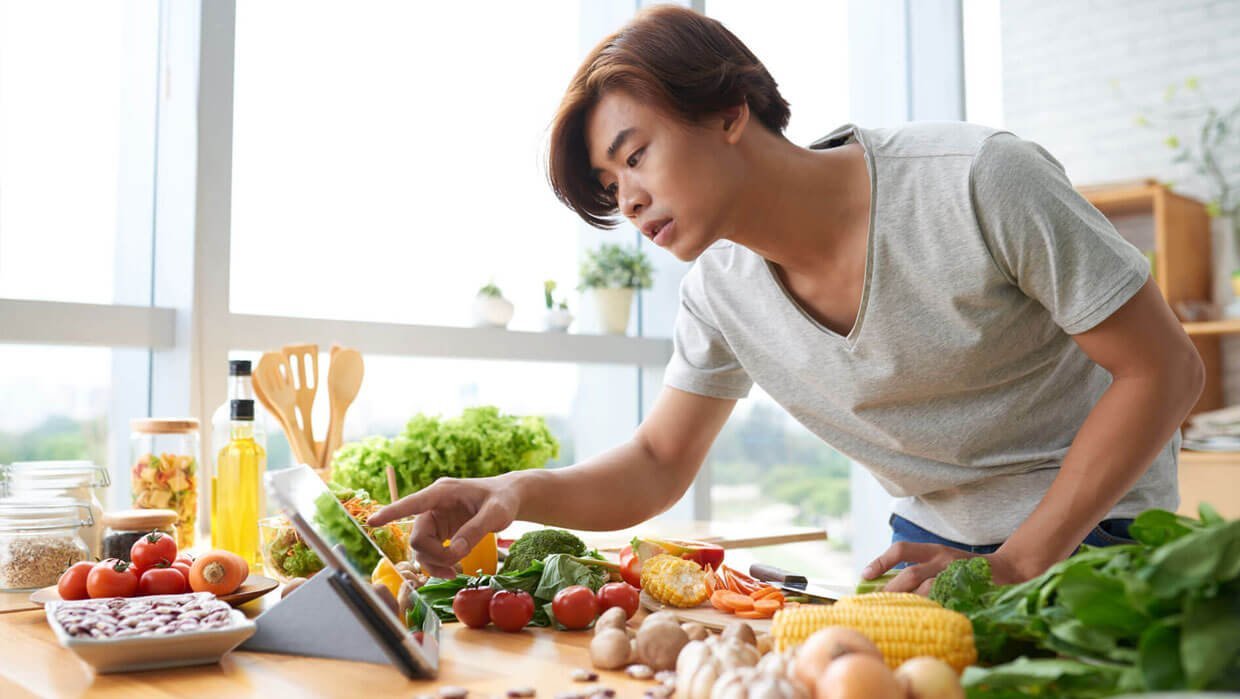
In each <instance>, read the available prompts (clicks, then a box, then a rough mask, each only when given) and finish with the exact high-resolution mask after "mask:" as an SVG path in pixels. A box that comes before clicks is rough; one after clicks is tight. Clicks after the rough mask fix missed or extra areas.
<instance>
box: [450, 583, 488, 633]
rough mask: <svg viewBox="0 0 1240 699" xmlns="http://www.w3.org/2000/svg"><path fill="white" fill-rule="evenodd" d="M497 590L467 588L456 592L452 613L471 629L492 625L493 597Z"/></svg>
mask: <svg viewBox="0 0 1240 699" xmlns="http://www.w3.org/2000/svg"><path fill="white" fill-rule="evenodd" d="M494 594H495V590H494V589H493V588H490V587H466V588H462V589H460V590H457V591H456V596H455V597H453V598H452V613H453V614H455V615H456V618H457V619H460V620H461V623H462V624H464V625H466V626H468V627H469V628H471V629H480V628H482V627H484V626H486V625H487V624H489V623H491V597H492V596H494Z"/></svg>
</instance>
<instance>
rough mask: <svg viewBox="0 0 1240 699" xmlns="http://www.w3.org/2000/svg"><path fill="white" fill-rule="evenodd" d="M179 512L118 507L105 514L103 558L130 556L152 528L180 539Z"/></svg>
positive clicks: (123, 559)
mask: <svg viewBox="0 0 1240 699" xmlns="http://www.w3.org/2000/svg"><path fill="white" fill-rule="evenodd" d="M176 521H177V513H176V512H173V511H172V510H114V511H112V512H109V513H107V514H105V515H104V516H103V526H104V531H103V558H119V559H120V560H122V561H128V560H129V550H130V549H131V548H133V545H134V543H135V542H137V541H138V539H141V538H142V537H144V536H146V535H147V534H150V533H151V532H163V533H164V534H167V535H168V536H170V537H172V538H173V539H176V536H177V526H176Z"/></svg>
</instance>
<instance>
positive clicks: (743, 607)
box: [719, 592, 753, 612]
mask: <svg viewBox="0 0 1240 699" xmlns="http://www.w3.org/2000/svg"><path fill="white" fill-rule="evenodd" d="M719 601H720V602H722V603H723V604H725V605H727V607H728V608H729V609H731V610H732V611H738V612H741V611H744V612H748V611H753V600H752V599H750V598H749V596H748V595H742V594H740V593H739V592H724V593H723V594H722V595H721V596H720V597H719Z"/></svg>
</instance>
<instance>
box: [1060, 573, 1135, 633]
mask: <svg viewBox="0 0 1240 699" xmlns="http://www.w3.org/2000/svg"><path fill="white" fill-rule="evenodd" d="M1059 602H1060V603H1061V604H1063V606H1064V607H1065V608H1066V609H1067V610H1068V612H1069V613H1071V614H1072V616H1074V617H1076V619H1078V620H1080V622H1081V623H1083V624H1085V625H1087V626H1090V627H1092V628H1093V629H1095V630H1097V631H1101V632H1103V633H1107V634H1111V635H1113V636H1136V635H1137V634H1139V633H1141V630H1142V629H1144V628H1145V627H1146V625H1148V624H1149V621H1150V620H1149V618H1148V617H1147V616H1146V615H1145V614H1144V613H1142V612H1141V611H1140V610H1139V609H1135V608H1134V607H1133V606H1132V604H1131V602H1129V600H1128V595H1127V590H1126V588H1125V587H1124V583H1123V582H1122V581H1120V580H1119V579H1116V578H1110V577H1106V576H1104V575H1101V574H1100V573H1098V572H1097V571H1095V570H1094V569H1093V568H1091V567H1090V566H1089V565H1087V564H1081V565H1074V566H1071V567H1070V568H1068V569H1067V570H1066V571H1064V574H1063V578H1062V579H1061V580H1060V583H1059Z"/></svg>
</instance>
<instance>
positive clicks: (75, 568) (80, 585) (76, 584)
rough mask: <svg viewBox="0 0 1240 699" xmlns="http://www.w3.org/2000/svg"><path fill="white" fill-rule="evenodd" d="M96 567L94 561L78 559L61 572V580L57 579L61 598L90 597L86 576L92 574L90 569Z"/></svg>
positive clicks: (57, 588)
mask: <svg viewBox="0 0 1240 699" xmlns="http://www.w3.org/2000/svg"><path fill="white" fill-rule="evenodd" d="M94 567H95V564H94V562H92V561H78V562H77V563H74V564H73V565H71V566H69V569H68V570H66V571H65V572H63V573H61V574H60V580H57V581H56V591H57V592H59V593H60V599H86V598H88V597H90V594H89V593H88V592H86V576H88V575H90V570H91V568H94Z"/></svg>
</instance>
